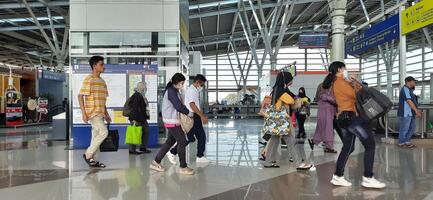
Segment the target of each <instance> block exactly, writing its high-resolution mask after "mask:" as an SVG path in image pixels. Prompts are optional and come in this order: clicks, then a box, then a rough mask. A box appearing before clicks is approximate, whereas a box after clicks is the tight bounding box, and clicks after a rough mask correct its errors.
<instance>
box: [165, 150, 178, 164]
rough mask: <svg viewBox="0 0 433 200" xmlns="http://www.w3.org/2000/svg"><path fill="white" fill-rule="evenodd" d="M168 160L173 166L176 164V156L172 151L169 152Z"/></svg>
mask: <svg viewBox="0 0 433 200" xmlns="http://www.w3.org/2000/svg"><path fill="white" fill-rule="evenodd" d="M167 158H168V160H169V161H170V162H171V164H173V165H175V164H176V155H174V154H172V153H171V152H170V151H168V152H167Z"/></svg>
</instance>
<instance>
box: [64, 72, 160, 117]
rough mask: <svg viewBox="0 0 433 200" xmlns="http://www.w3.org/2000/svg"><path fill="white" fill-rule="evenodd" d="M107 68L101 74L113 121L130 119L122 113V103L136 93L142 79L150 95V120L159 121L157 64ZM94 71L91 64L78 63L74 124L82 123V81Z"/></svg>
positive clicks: (74, 87)
mask: <svg viewBox="0 0 433 200" xmlns="http://www.w3.org/2000/svg"><path fill="white" fill-rule="evenodd" d="M105 68H106V69H105V72H104V73H103V74H101V78H103V79H104V80H105V82H106V84H107V89H108V94H109V96H108V98H107V110H108V112H109V114H110V116H111V119H112V124H128V123H129V122H128V119H127V118H126V117H124V116H123V115H122V110H123V105H124V103H125V102H126V100H127V98H128V97H129V96H130V95H132V94H133V93H134V88H135V87H136V85H137V83H138V82H140V81H146V83H147V88H148V92H147V95H146V96H147V98H148V100H149V103H150V104H152V106H149V107H150V113H151V120H149V123H157V122H158V120H157V119H158V109H157V108H158V107H157V90H158V76H157V66H156V65H108V64H107V65H105ZM90 73H91V69H90V67H89V65H75V66H74V67H73V73H72V78H71V81H72V83H73V84H71V85H72V98H73V124H83V121H82V113H81V110H80V109H79V103H78V97H77V96H78V93H79V91H80V89H81V86H82V82H83V80H84V79H85V77H86V76H88V75H89V74H90Z"/></svg>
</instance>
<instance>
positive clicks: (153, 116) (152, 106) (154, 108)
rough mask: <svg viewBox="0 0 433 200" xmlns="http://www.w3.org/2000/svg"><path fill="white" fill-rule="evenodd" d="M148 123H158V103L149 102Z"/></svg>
mask: <svg viewBox="0 0 433 200" xmlns="http://www.w3.org/2000/svg"><path fill="white" fill-rule="evenodd" d="M149 115H150V119H149V121H148V122H149V123H150V124H152V123H158V103H149Z"/></svg>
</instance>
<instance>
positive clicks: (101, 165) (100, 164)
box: [93, 162, 107, 168]
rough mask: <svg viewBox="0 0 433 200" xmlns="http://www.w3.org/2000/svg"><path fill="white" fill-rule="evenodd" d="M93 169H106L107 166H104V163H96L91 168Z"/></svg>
mask: <svg viewBox="0 0 433 200" xmlns="http://www.w3.org/2000/svg"><path fill="white" fill-rule="evenodd" d="M93 167H95V168H106V167H107V166H105V164H104V163H101V162H96V164H95V166H93Z"/></svg>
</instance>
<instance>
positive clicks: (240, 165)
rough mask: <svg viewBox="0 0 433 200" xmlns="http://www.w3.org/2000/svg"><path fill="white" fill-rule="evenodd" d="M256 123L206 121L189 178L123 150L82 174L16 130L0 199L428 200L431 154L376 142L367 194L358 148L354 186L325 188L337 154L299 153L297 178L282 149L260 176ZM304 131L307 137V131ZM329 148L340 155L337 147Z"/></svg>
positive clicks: (73, 158) (69, 160) (4, 162)
mask: <svg viewBox="0 0 433 200" xmlns="http://www.w3.org/2000/svg"><path fill="white" fill-rule="evenodd" d="M261 124H262V122H261V121H260V120H229V119H227V120H224V119H219V120H213V121H211V122H210V124H209V125H208V126H207V128H206V129H207V132H208V134H209V135H208V144H207V156H208V158H209V159H210V160H211V163H210V164H209V165H207V166H203V165H202V166H197V164H196V163H195V159H194V157H195V156H194V155H195V153H194V152H195V148H196V146H195V144H193V145H191V146H190V147H189V149H190V151H189V152H190V153H189V155H188V158H189V159H188V160H189V162H190V163H191V166H192V168H194V169H196V170H197V173H196V175H194V176H184V175H178V174H177V173H176V168H177V167H176V166H174V165H171V164H169V162H168V161H166V160H164V161H163V164H164V166H166V167H167V168H168V171H167V172H165V173H157V172H153V171H150V170H149V167H148V166H149V163H150V161H151V160H152V158H153V156H154V155H155V154H156V152H157V149H152V150H153V152H152V154H148V155H140V156H129V155H128V153H127V150H120V151H118V152H114V153H102V154H101V155H100V156H99V159H100V160H101V161H103V162H104V163H105V164H107V165H108V167H107V168H106V169H103V170H89V168H88V167H87V166H86V165H85V163H84V161H83V160H82V158H81V155H82V153H83V150H71V151H66V150H64V149H65V144H64V143H63V142H56V141H53V142H47V141H46V140H47V139H49V138H50V137H52V136H50V134H53V133H51V132H50V129H49V127H48V128H47V127H46V128H44V129H42V130H41V129H40V128H39V130H37V132H38V133H40V134H39V137H38V136H35V134H30V136H28V135H27V134H25V133H20V132H19V130H18V131H17V132H15V138H14V137H12V138H11V136H10V134H9V135H5V134H3V135H2V137H0V141H1V142H2V143H3V144H5V146H6V147H7V148H1V151H0V199H14V200H19V199H32V200H38V199H40V200H46V199H74V200H75V199H77V200H84V199H95V200H99V199H176V200H181V199H182V200H183V199H224V200H230V199H234V200H237V199H266V200H268V199H326V200H327V199H405V200H406V199H407V200H409V199H410V200H412V199H433V148H428V147H418V148H416V149H413V150H408V149H399V148H397V147H396V146H392V145H385V144H380V143H378V145H377V151H376V161H375V173H376V175H375V176H376V177H377V178H378V179H380V180H384V181H385V182H386V183H387V184H388V187H387V188H386V189H385V190H367V189H363V188H362V187H361V186H360V179H361V176H362V155H363V154H362V151H363V148H362V147H361V145H360V144H359V143H358V144H357V148H356V150H355V153H354V154H353V156H352V157H351V158H350V160H349V162H348V166H347V169H346V177H347V178H348V179H349V180H350V181H352V182H353V183H354V186H353V187H351V188H338V187H333V186H332V185H330V183H329V180H330V177H331V176H332V173H333V170H334V167H335V164H334V161H335V159H336V158H337V156H338V155H337V154H324V153H323V152H322V151H321V149H320V148H316V149H315V150H314V151H311V150H310V149H309V147H308V145H305V146H304V149H305V151H306V154H307V156H309V158H310V160H311V161H312V162H314V163H315V164H316V165H317V167H316V171H308V172H296V170H295V169H294V167H295V164H292V163H290V162H289V161H288V158H287V154H286V152H287V151H286V150H285V149H282V156H281V158H282V161H281V168H279V169H263V167H262V165H261V163H260V162H259V160H258V157H259V151H260V144H259V143H258V139H259V137H260V136H259V130H260V127H261ZM44 130H45V132H44ZM307 131H308V132H313V131H314V127H313V124H310V125H309V126H308V128H307ZM26 132H31V130H27V129H26ZM17 135H18V136H17ZM20 135H21V136H20ZM17 137H19V139H16V138H17ZM29 141H30V142H29ZM32 141H38V142H32ZM24 143H27V144H26V145H23V144H24ZM336 143H337V144H336V146H337V147H336V149H339V148H340V147H341V143H340V142H339V140H338V139H337V142H336ZM28 144H31V145H28Z"/></svg>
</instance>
